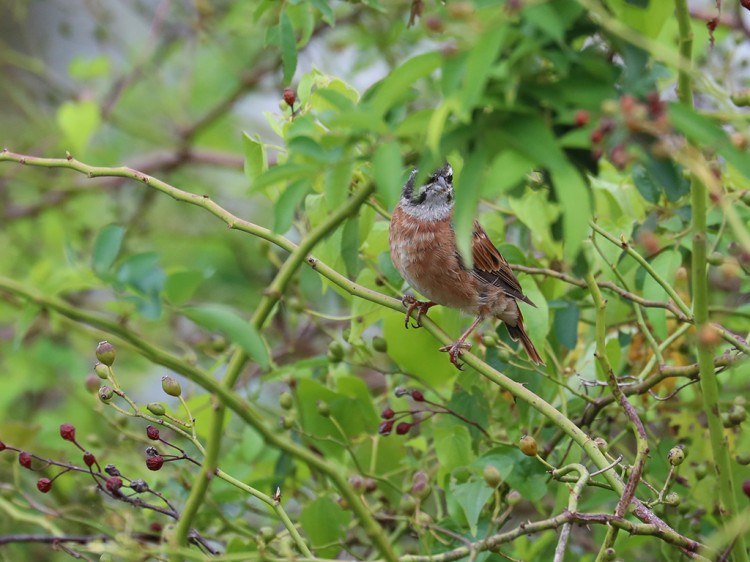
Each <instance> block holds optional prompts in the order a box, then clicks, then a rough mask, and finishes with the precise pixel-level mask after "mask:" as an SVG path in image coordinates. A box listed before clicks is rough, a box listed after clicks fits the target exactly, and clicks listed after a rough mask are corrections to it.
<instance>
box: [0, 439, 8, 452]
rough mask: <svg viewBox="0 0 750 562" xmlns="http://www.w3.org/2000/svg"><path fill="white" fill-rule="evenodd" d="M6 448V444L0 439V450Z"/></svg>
mask: <svg viewBox="0 0 750 562" xmlns="http://www.w3.org/2000/svg"><path fill="white" fill-rule="evenodd" d="M7 448H8V446H7V445H6V444H5V443H3V442H2V441H0V451H4V450H5V449H7Z"/></svg>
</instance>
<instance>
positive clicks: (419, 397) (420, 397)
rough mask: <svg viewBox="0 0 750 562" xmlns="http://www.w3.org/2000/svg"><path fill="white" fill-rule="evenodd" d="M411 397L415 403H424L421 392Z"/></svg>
mask: <svg viewBox="0 0 750 562" xmlns="http://www.w3.org/2000/svg"><path fill="white" fill-rule="evenodd" d="M411 397H412V399H413V400H414V401H415V402H424V394H422V391H421V390H415V391H413V392H412V393H411Z"/></svg>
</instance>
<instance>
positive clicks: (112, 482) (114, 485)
mask: <svg viewBox="0 0 750 562" xmlns="http://www.w3.org/2000/svg"><path fill="white" fill-rule="evenodd" d="M107 466H111V465H107ZM105 486H106V487H107V490H109V492H110V493H112V494H114V495H119V494H120V488H122V478H120V477H118V476H110V477H109V478H107V481H106V482H105Z"/></svg>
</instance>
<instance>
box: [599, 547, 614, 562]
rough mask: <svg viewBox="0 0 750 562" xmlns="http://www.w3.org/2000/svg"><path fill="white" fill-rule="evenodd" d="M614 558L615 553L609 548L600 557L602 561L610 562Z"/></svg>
mask: <svg viewBox="0 0 750 562" xmlns="http://www.w3.org/2000/svg"><path fill="white" fill-rule="evenodd" d="M615 557H617V551H616V550H615V549H614V548H612V547H611V546H610V547H609V548H607V550H605V551H604V554H603V555H602V560H606V561H607V562H611V561H612V560H614V559H615Z"/></svg>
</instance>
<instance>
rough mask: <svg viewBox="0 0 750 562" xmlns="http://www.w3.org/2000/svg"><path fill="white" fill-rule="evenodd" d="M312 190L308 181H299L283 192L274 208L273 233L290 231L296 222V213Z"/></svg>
mask: <svg viewBox="0 0 750 562" xmlns="http://www.w3.org/2000/svg"><path fill="white" fill-rule="evenodd" d="M309 189H310V182H309V181H308V180H306V179H301V180H297V181H295V182H292V183H291V184H289V185H288V186H287V187H286V188H285V189H284V191H282V192H281V195H280V196H279V199H278V200H277V201H276V204H275V205H274V206H273V218H274V220H273V231H274V232H277V233H280V234H281V233H284V232H286V231H287V230H289V227H291V226H292V221H293V220H294V211H295V210H296V209H297V206H298V205H299V204H300V202H301V201H302V199H303V198H304V197H305V195H306V194H307V192H308V191H309Z"/></svg>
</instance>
